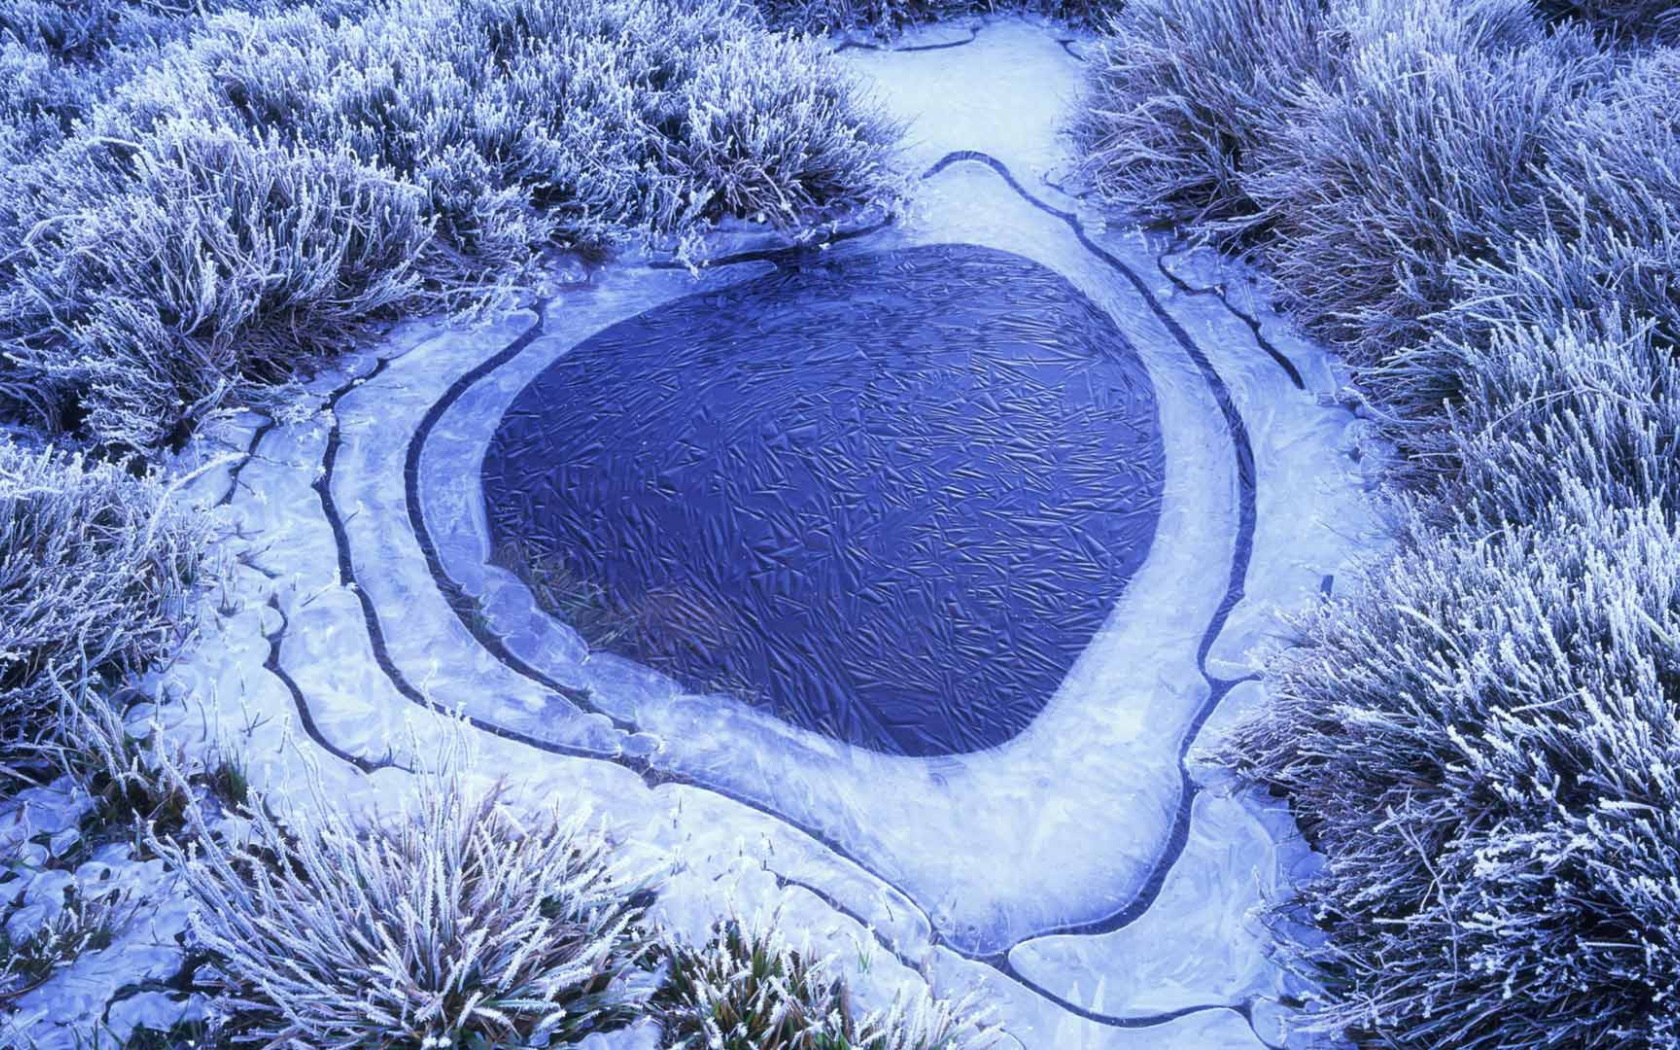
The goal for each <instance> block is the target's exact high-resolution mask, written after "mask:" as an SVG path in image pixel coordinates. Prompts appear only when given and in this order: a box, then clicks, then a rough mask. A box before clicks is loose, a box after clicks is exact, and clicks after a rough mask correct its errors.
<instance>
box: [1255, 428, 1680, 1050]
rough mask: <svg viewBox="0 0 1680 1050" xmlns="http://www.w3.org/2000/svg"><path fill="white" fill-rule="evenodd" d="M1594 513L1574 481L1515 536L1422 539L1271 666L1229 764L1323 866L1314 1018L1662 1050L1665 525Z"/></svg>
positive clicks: (1667, 867)
mask: <svg viewBox="0 0 1680 1050" xmlns="http://www.w3.org/2000/svg"><path fill="white" fill-rule="evenodd" d="M1582 454H1583V455H1585V456H1589V457H1590V456H1592V455H1594V454H1596V450H1592V449H1587V450H1583V453H1582ZM1588 484H1590V483H1588ZM1609 503H1610V501H1608V500H1606V499H1604V498H1602V496H1601V495H1600V494H1598V493H1595V492H1593V491H1592V490H1591V489H1589V488H1588V487H1587V484H1584V483H1582V482H1578V481H1572V482H1569V483H1568V484H1567V485H1566V489H1565V491H1564V492H1562V493H1561V494H1560V496H1559V498H1558V500H1557V501H1555V502H1554V503H1553V505H1552V507H1551V508H1550V509H1549V510H1548V512H1547V514H1546V516H1545V517H1544V518H1543V519H1542V520H1540V521H1538V522H1536V523H1534V524H1530V525H1520V526H1508V527H1506V528H1503V529H1497V530H1487V529H1483V528H1480V527H1475V528H1465V529H1463V530H1448V531H1444V532H1443V531H1436V530H1432V529H1428V528H1425V529H1422V530H1421V531H1419V532H1418V533H1416V534H1414V535H1413V536H1412V537H1410V539H1409V541H1408V543H1407V545H1406V549H1405V550H1403V552H1402V553H1400V554H1399V555H1398V556H1396V557H1395V558H1394V560H1393V561H1392V562H1389V563H1384V564H1381V565H1378V566H1375V567H1373V568H1372V570H1371V571H1370V573H1369V575H1368V577H1367V578H1366V579H1365V580H1364V581H1363V584H1362V586H1363V588H1364V590H1363V593H1362V594H1361V595H1360V596H1358V597H1351V598H1342V599H1338V600H1336V601H1334V602H1333V603H1331V604H1329V605H1328V606H1326V608H1324V609H1323V610H1322V611H1321V612H1320V613H1319V614H1318V615H1316V616H1314V617H1313V618H1311V619H1310V620H1308V621H1307V622H1306V623H1305V624H1303V625H1302V627H1303V636H1302V637H1301V639H1300V645H1299V646H1298V647H1297V648H1294V649H1292V650H1289V651H1288V652H1286V653H1284V654H1283V655H1282V656H1281V657H1280V658H1279V659H1278V660H1277V661H1276V662H1275V663H1274V664H1273V665H1272V667H1271V670H1270V689H1271V693H1272V696H1273V700H1272V703H1271V705H1270V708H1269V709H1268V710H1267V711H1266V712H1264V713H1263V714H1262V715H1261V716H1260V717H1259V718H1258V719H1257V720H1256V721H1254V722H1251V723H1250V724H1248V725H1247V726H1246V727H1245V728H1244V729H1243V730H1242V731H1241V733H1240V734H1239V735H1238V737H1237V738H1236V741H1235V744H1234V745H1233V748H1232V752H1233V754H1234V756H1235V758H1236V760H1237V761H1238V763H1239V765H1240V767H1241V768H1243V769H1244V770H1246V771H1247V772H1249V773H1250V774H1252V775H1254V776H1256V777H1258V778H1259V779H1260V780H1261V781H1263V782H1265V783H1267V784H1269V785H1271V786H1273V787H1275V788H1278V789H1280V790H1282V791H1285V792H1287V793H1288V795H1289V797H1290V798H1291V800H1292V802H1293V804H1294V809H1295V812H1296V814H1297V816H1298V818H1299V819H1300V820H1301V822H1302V825H1303V827H1304V829H1305V830H1306V831H1307V833H1308V834H1309V836H1310V837H1311V838H1312V840H1313V841H1314V842H1315V843H1316V845H1317V846H1318V848H1319V849H1321V850H1322V851H1323V852H1324V853H1325V855H1326V858H1327V867H1326V870H1325V872H1324V874H1323V875H1322V877H1321V878H1319V879H1318V880H1317V881H1316V882H1314V883H1311V884H1309V885H1308V886H1307V887H1305V889H1304V893H1303V898H1302V901H1301V910H1302V912H1303V914H1304V917H1305V918H1306V919H1307V920H1308V921H1310V922H1311V923H1313V924H1315V925H1316V926H1318V927H1319V928H1320V929H1321V930H1323V931H1324V932H1326V933H1327V934H1328V940H1327V941H1326V942H1324V943H1323V944H1322V945H1317V946H1314V945H1312V944H1308V945H1306V946H1298V949H1297V950H1298V951H1300V952H1301V954H1302V955H1303V957H1304V958H1305V959H1306V960H1307V961H1308V962H1309V963H1311V964H1313V965H1314V966H1315V967H1316V968H1317V969H1318V972H1319V974H1320V975H1321V976H1322V977H1323V978H1324V979H1325V981H1326V984H1327V987H1328V989H1329V990H1330V992H1331V993H1332V1005H1331V1006H1330V1007H1329V1008H1328V1012H1327V1015H1326V1018H1325V1019H1326V1020H1328V1021H1330V1022H1332V1023H1336V1024H1346V1025H1348V1026H1350V1027H1351V1028H1353V1029H1354V1030H1355V1031H1361V1030H1362V1031H1365V1032H1371V1033H1376V1034H1377V1035H1378V1036H1380V1040H1381V1042H1382V1043H1383V1044H1384V1045H1394V1046H1406V1047H1420V1048H1421V1047H1431V1048H1435V1047H1499V1048H1528V1047H1554V1046H1569V1047H1582V1048H1591V1047H1609V1046H1618V1047H1669V1046H1675V1045H1680V1006H1677V1004H1676V1003H1675V1002H1674V1001H1673V1000H1672V998H1671V995H1670V992H1671V990H1672V988H1673V987H1674V986H1675V983H1676V982H1677V981H1680V822H1677V820H1676V814H1677V813H1680V775H1677V774H1676V770H1677V769H1680V528H1677V525H1676V521H1675V516H1674V514H1673V513H1672V511H1670V510H1667V509H1664V508H1662V507H1659V506H1646V507H1634V508H1615V507H1612V506H1610V505H1609Z"/></svg>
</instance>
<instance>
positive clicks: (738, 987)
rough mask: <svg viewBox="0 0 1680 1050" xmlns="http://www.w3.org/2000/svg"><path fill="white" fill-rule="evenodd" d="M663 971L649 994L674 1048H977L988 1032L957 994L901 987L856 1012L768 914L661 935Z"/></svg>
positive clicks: (847, 994)
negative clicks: (954, 998) (905, 991)
mask: <svg viewBox="0 0 1680 1050" xmlns="http://www.w3.org/2000/svg"><path fill="white" fill-rule="evenodd" d="M662 954H663V956H664V964H665V976H664V978H663V980H662V981H661V983H660V986H659V988H658V989H657V990H656V991H655V992H654V994H653V997H652V998H651V1000H650V1001H649V1006H650V1009H651V1012H652V1014H653V1016H655V1017H656V1018H658V1020H659V1022H660V1025H661V1031H662V1032H663V1036H664V1040H663V1042H662V1044H661V1045H662V1046H666V1047H671V1048H675V1050H700V1048H702V1047H704V1048H707V1050H985V1048H988V1047H992V1046H995V1045H997V1041H998V1036H997V1032H996V1031H995V1030H993V1029H990V1028H988V1027H986V1026H985V1025H984V1023H983V1022H980V1021H978V1020H976V1019H975V1018H974V1017H973V1016H966V1015H968V1014H969V1013H970V1011H969V1009H968V1007H969V1004H967V1003H966V1002H958V1003H954V1004H953V1003H950V1002H945V1001H941V1000H937V999H934V998H932V997H931V996H930V995H928V994H927V993H926V992H923V993H920V994H916V995H900V996H899V998H897V999H896V1000H894V1002H893V1003H892V1005H891V1006H890V1007H889V1008H888V1009H887V1010H885V1011H883V1012H880V1013H871V1014H868V1015H862V1016H860V1015H859V1014H858V1012H857V1010H856V1008H855V1006H854V1003H853V1001H852V993H851V989H850V987H849V986H848V985H847V983H846V981H845V979H844V978H842V977H839V976H837V975H835V974H834V973H833V972H832V968H831V966H830V965H829V964H828V963H827V962H826V961H825V960H822V959H820V958H813V957H812V956H811V955H810V954H809V953H807V952H802V951H799V950H798V949H796V948H793V947H791V946H789V945H788V944H787V943H786V941H785V939H784V938H783V936H782V934H781V932H780V930H779V929H778V926H777V923H776V922H775V921H774V920H773V919H772V920H771V921H769V922H768V923H765V924H763V925H762V926H761V927H760V928H754V927H753V926H752V925H750V924H748V923H747V922H745V921H743V920H741V919H739V918H732V919H727V920H724V921H721V922H719V923H718V924H717V925H716V926H715V927H714V928H713V930H712V936H711V939H710V940H708V941H707V942H706V943H705V944H704V945H702V946H699V947H694V946H690V945H686V944H681V943H677V942H667V943H666V944H665V945H664V947H663V949H662Z"/></svg>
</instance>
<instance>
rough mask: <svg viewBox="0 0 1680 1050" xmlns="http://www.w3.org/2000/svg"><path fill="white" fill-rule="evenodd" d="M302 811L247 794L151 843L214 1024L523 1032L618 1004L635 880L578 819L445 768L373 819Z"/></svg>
mask: <svg viewBox="0 0 1680 1050" xmlns="http://www.w3.org/2000/svg"><path fill="white" fill-rule="evenodd" d="M302 809H303V812H301V813H300V815H299V816H300V819H299V820H298V822H297V824H296V826H295V827H294V826H289V825H285V824H282V823H281V822H279V821H278V820H277V819H276V818H275V817H274V816H273V815H271V814H270V813H269V811H268V810H267V808H266V807H265V806H263V805H262V804H260V803H259V804H257V805H255V806H253V807H251V808H250V810H249V813H250V818H249V819H250V826H249V830H248V833H247V834H245V835H243V836H235V838H236V839H238V841H235V842H232V843H231V844H230V843H227V842H224V841H223V840H220V839H217V838H216V837H215V836H213V835H212V834H211V833H210V832H209V829H208V828H205V827H203V826H202V818H201V816H195V824H196V825H199V826H196V827H195V829H194V830H195V831H196V833H197V834H196V838H195V841H193V842H191V843H189V844H188V845H187V846H185V847H181V846H176V845H173V844H163V845H162V846H161V848H162V850H163V853H164V855H165V857H166V859H168V860H169V861H170V862H171V863H172V864H173V866H175V867H176V868H177V869H178V870H179V871H180V872H181V873H182V875H183V878H184V880H185V883H186V887H187V890H188V892H189V893H190V895H191V898H192V900H193V901H194V904H195V908H196V910H195V912H194V917H193V920H192V926H191V928H192V931H193V938H194V941H195V943H196V945H197V946H198V947H199V948H201V949H203V950H204V951H207V952H208V953H209V957H210V959H211V960H212V961H211V966H212V967H213V970H214V974H213V977H212V978H211V986H212V987H213V988H214V989H215V990H216V991H217V993H218V994H217V1001H216V1011H217V1014H218V1029H219V1034H220V1035H221V1036H223V1037H225V1038H226V1039H228V1040H229V1041H231V1042H234V1043H246V1042H249V1043H252V1044H254V1045H268V1046H294V1047H316V1048H323V1050H325V1048H350V1047H364V1046H384V1047H401V1048H410V1050H417V1048H422V1047H426V1048H429V1047H441V1046H456V1045H459V1046H466V1047H472V1046H481V1047H489V1046H528V1045H533V1043H536V1044H538V1045H542V1044H543V1041H544V1040H552V1041H553V1042H555V1043H557V1044H565V1043H571V1042H575V1041H576V1040H578V1039H580V1038H582V1037H583V1036H585V1035H587V1034H588V1033H590V1032H592V1031H603V1030H610V1029H612V1028H614V1027H617V1026H620V1025H622V1024H624V1023H625V1022H626V1021H627V1020H628V1018H629V1017H630V1016H631V1013H632V1005H631V1002H630V995H629V993H628V992H627V991H626V990H625V987H624V978H625V977H626V975H627V974H629V973H631V972H632V971H634V970H635V969H636V966H637V963H638V961H639V960H640V958H641V956H642V955H643V953H644V951H645V942H644V939H643V935H642V931H641V927H640V920H641V893H640V892H639V891H640V888H641V887H640V884H639V883H638V881H636V880H635V879H634V878H632V877H631V876H630V875H629V873H627V872H625V871H624V870H622V868H621V866H620V865H619V863H618V862H617V861H616V859H615V857H614V855H613V852H612V847H610V846H609V844H608V843H607V841H606V839H605V838H604V836H603V835H602V833H601V832H600V831H598V830H596V829H594V828H592V827H590V826H588V825H587V824H586V823H585V822H584V821H583V820H582V819H581V818H563V817H562V816H561V815H560V814H559V812H558V811H555V812H552V813H549V814H547V815H546V816H542V817H540V818H538V819H535V820H521V819H520V818H519V817H516V816H515V814H514V812H513V810H512V809H511V808H509V807H508V806H507V805H506V804H505V803H504V801H503V799H502V798H501V797H500V794H499V792H497V791H489V792H483V791H478V790H475V789H473V788H472V787H471V786H470V785H468V784H467V783H466V782H465V781H464V779H463V777H462V776H461V775H460V774H459V773H458V772H447V773H442V774H437V775H431V776H424V777H421V778H420V780H419V782H418V790H417V792H416V795H415V801H414V802H413V804H412V809H411V811H406V812H404V813H402V814H400V815H395V816H392V817H390V818H389V819H385V820H361V819H357V818H355V817H352V816H350V815H348V814H347V813H346V811H345V810H344V809H343V808H342V807H341V806H339V805H336V804H333V803H330V802H328V801H327V800H325V799H321V798H317V799H316V805H314V806H306V807H302ZM197 812H198V811H196V810H195V814H196V813H197Z"/></svg>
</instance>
